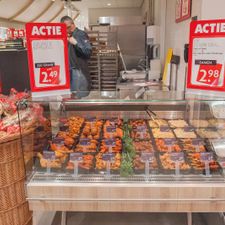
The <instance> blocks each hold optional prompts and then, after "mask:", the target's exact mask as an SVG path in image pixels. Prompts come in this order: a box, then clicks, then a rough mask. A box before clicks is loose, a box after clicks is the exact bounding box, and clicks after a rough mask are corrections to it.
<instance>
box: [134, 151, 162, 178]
mask: <svg viewBox="0 0 225 225" xmlns="http://www.w3.org/2000/svg"><path fill="white" fill-rule="evenodd" d="M135 164H136V165H137V164H140V165H141V166H142V167H143V168H141V169H137V168H135ZM133 165H134V173H135V174H144V173H145V163H144V162H142V161H141V156H140V155H139V154H136V156H135V158H134V161H133ZM149 168H150V171H149V175H151V174H159V173H160V168H159V163H158V159H157V157H156V155H155V162H154V166H153V167H152V166H151V164H150V166H149Z"/></svg>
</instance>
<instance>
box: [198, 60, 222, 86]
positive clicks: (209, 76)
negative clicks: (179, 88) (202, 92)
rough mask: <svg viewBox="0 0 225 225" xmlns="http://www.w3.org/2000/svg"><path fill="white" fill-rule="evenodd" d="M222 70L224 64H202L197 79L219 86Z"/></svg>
mask: <svg viewBox="0 0 225 225" xmlns="http://www.w3.org/2000/svg"><path fill="white" fill-rule="evenodd" d="M221 70H222V64H216V65H200V67H199V71H198V75H197V81H198V82H201V83H204V84H207V85H210V86H217V85H218V84H219V80H220V76H221Z"/></svg>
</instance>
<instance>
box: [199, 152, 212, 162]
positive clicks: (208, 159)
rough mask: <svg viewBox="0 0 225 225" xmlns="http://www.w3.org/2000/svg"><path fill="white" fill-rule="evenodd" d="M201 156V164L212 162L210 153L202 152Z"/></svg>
mask: <svg viewBox="0 0 225 225" xmlns="http://www.w3.org/2000/svg"><path fill="white" fill-rule="evenodd" d="M200 154H201V161H202V162H211V161H213V153H212V152H202V153H200Z"/></svg>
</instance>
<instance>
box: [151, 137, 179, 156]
mask: <svg viewBox="0 0 225 225" xmlns="http://www.w3.org/2000/svg"><path fill="white" fill-rule="evenodd" d="M167 141H168V142H172V144H171V152H182V147H181V146H180V143H179V141H178V140H177V139H176V138H174V139H162V138H157V139H155V145H156V149H157V151H158V152H159V153H167V152H169V150H170V149H169V148H170V147H169V145H168V144H167V143H165V142H167ZM160 144H161V145H162V146H161V147H160Z"/></svg>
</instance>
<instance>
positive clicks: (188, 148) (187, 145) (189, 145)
mask: <svg viewBox="0 0 225 225" xmlns="http://www.w3.org/2000/svg"><path fill="white" fill-rule="evenodd" d="M195 140H196V139H179V142H180V145H181V146H182V149H183V151H184V152H185V153H187V152H196V151H200V152H206V151H207V146H206V143H205V141H204V140H203V139H198V140H199V141H201V142H202V144H201V143H200V144H198V145H193V141H195ZM199 145H200V148H198V147H197V146H199Z"/></svg>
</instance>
